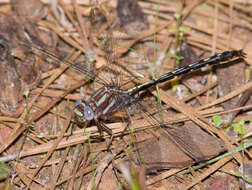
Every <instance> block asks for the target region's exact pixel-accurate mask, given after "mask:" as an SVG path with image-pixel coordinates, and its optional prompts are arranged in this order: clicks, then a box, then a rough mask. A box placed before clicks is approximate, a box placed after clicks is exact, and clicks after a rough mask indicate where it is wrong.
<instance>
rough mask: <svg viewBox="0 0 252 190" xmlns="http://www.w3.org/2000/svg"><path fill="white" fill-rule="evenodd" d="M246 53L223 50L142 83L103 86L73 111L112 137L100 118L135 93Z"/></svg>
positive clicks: (127, 104) (80, 101) (130, 99)
mask: <svg viewBox="0 0 252 190" xmlns="http://www.w3.org/2000/svg"><path fill="white" fill-rule="evenodd" d="M245 56H246V54H245V53H244V52H243V51H242V50H232V51H225V52H223V53H220V54H216V55H214V56H211V57H209V58H206V59H202V60H199V61H197V62H196V63H193V64H190V65H188V66H185V67H182V68H180V69H177V70H175V71H172V72H168V73H166V74H164V75H162V76H161V77H159V78H157V79H153V80H150V81H148V82H146V83H144V84H140V85H136V86H134V87H132V88H128V89H122V88H120V86H117V85H113V84H112V85H110V86H103V87H101V88H99V89H98V90H97V91H95V92H94V93H93V95H92V96H91V97H90V98H89V99H88V100H78V101H76V102H75V106H74V112H75V114H76V118H77V120H78V121H79V122H80V123H85V122H90V121H94V122H95V123H96V125H97V127H98V130H99V131H100V133H102V131H105V132H106V133H107V134H109V135H110V136H111V138H112V137H113V132H112V130H111V129H110V128H108V127H107V126H106V125H105V124H104V123H102V122H100V119H101V118H104V117H106V116H109V115H111V114H113V113H114V112H116V111H119V110H121V109H122V108H124V107H127V106H130V105H131V104H132V103H134V102H135V101H136V98H135V97H134V95H135V94H137V93H139V92H140V91H144V90H146V89H148V88H150V87H152V86H154V85H156V84H159V83H163V82H166V81H168V80H171V79H174V78H176V77H179V76H181V75H184V74H186V73H189V72H191V71H195V70H198V69H200V68H202V67H205V66H212V65H216V64H223V63H226V62H230V61H234V60H237V59H240V58H245Z"/></svg>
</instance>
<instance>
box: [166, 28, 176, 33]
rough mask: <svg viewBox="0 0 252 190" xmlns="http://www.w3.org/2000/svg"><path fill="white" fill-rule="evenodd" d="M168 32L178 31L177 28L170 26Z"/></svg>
mask: <svg viewBox="0 0 252 190" xmlns="http://www.w3.org/2000/svg"><path fill="white" fill-rule="evenodd" d="M168 32H172V33H176V32H178V30H177V28H169V29H168Z"/></svg>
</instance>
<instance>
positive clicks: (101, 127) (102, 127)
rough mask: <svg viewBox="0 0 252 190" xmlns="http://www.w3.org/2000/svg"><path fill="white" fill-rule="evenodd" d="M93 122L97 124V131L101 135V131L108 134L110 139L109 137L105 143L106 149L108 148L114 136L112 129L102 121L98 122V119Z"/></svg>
mask: <svg viewBox="0 0 252 190" xmlns="http://www.w3.org/2000/svg"><path fill="white" fill-rule="evenodd" d="M95 123H96V125H97V128H98V131H99V133H100V135H101V136H102V135H103V134H102V133H103V131H105V132H106V133H107V134H108V135H110V139H109V142H108V144H107V150H109V147H110V145H111V143H112V140H113V138H114V134H113V131H112V130H111V129H110V128H108V127H107V126H106V125H105V124H104V123H102V122H100V121H98V120H95Z"/></svg>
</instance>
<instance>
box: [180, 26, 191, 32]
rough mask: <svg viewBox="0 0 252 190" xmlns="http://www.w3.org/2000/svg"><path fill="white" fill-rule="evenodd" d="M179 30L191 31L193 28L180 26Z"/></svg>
mask: <svg viewBox="0 0 252 190" xmlns="http://www.w3.org/2000/svg"><path fill="white" fill-rule="evenodd" d="M179 31H181V32H190V31H191V28H190V27H188V26H180V27H179Z"/></svg>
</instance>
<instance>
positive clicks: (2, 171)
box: [0, 162, 12, 181]
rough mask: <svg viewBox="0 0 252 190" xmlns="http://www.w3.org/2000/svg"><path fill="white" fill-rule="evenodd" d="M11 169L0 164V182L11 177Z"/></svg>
mask: <svg viewBox="0 0 252 190" xmlns="http://www.w3.org/2000/svg"><path fill="white" fill-rule="evenodd" d="M11 170H12V169H11V167H10V166H8V165H6V164H4V163H2V162H0V181H2V180H4V179H6V178H7V177H9V176H10V175H11Z"/></svg>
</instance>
